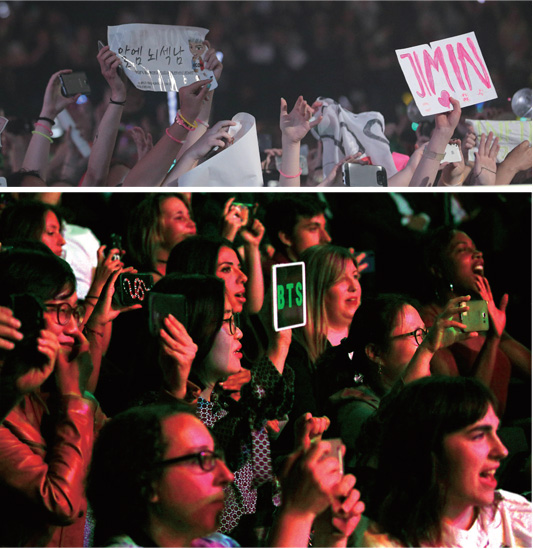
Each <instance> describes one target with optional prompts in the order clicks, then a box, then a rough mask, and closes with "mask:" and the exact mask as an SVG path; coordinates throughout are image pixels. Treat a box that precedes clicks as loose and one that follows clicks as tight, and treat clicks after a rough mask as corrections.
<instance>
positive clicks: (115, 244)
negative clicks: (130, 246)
mask: <svg viewBox="0 0 533 549" xmlns="http://www.w3.org/2000/svg"><path fill="white" fill-rule="evenodd" d="M113 248H118V249H119V250H120V252H119V253H118V254H113V257H112V258H111V259H112V261H116V260H117V259H120V258H121V252H122V236H120V235H119V234H116V233H111V236H110V237H109V244H108V245H107V249H108V250H112V249H113Z"/></svg>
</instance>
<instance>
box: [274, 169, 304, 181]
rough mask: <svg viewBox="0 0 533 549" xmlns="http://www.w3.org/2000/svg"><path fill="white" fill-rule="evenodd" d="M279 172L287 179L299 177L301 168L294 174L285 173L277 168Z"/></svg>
mask: <svg viewBox="0 0 533 549" xmlns="http://www.w3.org/2000/svg"><path fill="white" fill-rule="evenodd" d="M278 172H279V174H280V175H282V176H283V177H285V178H287V179H294V178H295V177H300V176H301V175H302V168H300V171H299V172H298V173H297V174H296V175H287V174H284V173H283V172H282V171H281V170H278Z"/></svg>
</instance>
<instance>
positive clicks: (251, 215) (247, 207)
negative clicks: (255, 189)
mask: <svg viewBox="0 0 533 549" xmlns="http://www.w3.org/2000/svg"><path fill="white" fill-rule="evenodd" d="M231 206H232V207H234V208H237V209H238V210H239V212H242V213H243V216H242V217H244V215H247V216H248V221H247V222H246V228H247V229H248V228H250V227H251V226H252V225H253V223H254V219H255V205H254V204H245V203H244V202H232V204H231ZM245 211H247V212H248V213H247V214H244V212H245Z"/></svg>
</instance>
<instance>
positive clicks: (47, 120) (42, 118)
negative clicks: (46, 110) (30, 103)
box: [37, 116, 55, 126]
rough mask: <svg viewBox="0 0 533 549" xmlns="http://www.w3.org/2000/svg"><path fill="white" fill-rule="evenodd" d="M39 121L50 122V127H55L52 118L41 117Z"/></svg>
mask: <svg viewBox="0 0 533 549" xmlns="http://www.w3.org/2000/svg"><path fill="white" fill-rule="evenodd" d="M37 120H44V121H45V122H50V125H51V126H53V125H54V124H55V122H54V121H53V120H52V119H51V118H46V116H39V118H37Z"/></svg>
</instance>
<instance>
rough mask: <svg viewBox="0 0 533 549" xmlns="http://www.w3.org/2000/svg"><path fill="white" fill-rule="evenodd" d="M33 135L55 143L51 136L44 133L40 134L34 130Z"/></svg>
mask: <svg viewBox="0 0 533 549" xmlns="http://www.w3.org/2000/svg"><path fill="white" fill-rule="evenodd" d="M31 133H32V134H37V135H40V136H42V137H44V138H45V139H48V141H50V143H53V142H54V140H53V139H52V138H51V137H50V136H49V135H46V134H44V133H43V132H38V131H37V130H33V131H32V132H31Z"/></svg>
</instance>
